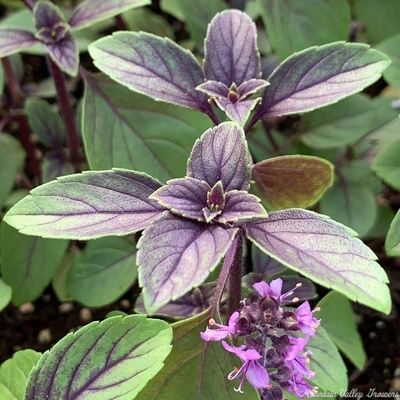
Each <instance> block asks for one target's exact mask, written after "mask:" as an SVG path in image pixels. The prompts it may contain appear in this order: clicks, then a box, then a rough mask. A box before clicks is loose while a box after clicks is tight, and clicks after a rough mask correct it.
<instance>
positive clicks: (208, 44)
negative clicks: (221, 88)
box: [204, 10, 260, 87]
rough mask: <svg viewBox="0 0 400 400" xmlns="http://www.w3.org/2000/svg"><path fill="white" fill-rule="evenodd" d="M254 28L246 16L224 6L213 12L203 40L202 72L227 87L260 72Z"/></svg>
mask: <svg viewBox="0 0 400 400" xmlns="http://www.w3.org/2000/svg"><path fill="white" fill-rule="evenodd" d="M256 35H257V34H256V28H255V25H254V23H253V21H252V20H251V19H250V17H249V16H247V15H246V14H244V13H243V12H241V11H239V10H227V11H223V12H221V13H220V14H217V16H215V17H214V18H213V19H212V21H211V23H210V25H209V27H208V31H207V36H206V40H205V46H204V50H205V57H204V74H205V76H206V78H207V80H214V81H219V82H222V83H224V84H225V85H227V86H228V87H229V86H230V85H231V84H232V83H233V82H234V83H236V85H237V86H239V85H240V84H242V83H243V82H245V81H247V80H249V79H252V78H258V77H259V76H260V55H259V53H258V50H257V43H256Z"/></svg>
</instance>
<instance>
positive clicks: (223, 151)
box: [187, 122, 251, 192]
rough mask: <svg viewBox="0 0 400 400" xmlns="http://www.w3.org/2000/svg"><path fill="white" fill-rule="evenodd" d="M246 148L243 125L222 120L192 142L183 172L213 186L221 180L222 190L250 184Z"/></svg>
mask: <svg viewBox="0 0 400 400" xmlns="http://www.w3.org/2000/svg"><path fill="white" fill-rule="evenodd" d="M250 174H251V171H250V164H249V151H248V148H247V143H246V140H245V136H244V131H243V129H242V128H241V127H240V126H239V125H237V124H236V123H234V122H224V123H222V124H220V125H218V126H216V127H214V128H212V129H208V130H207V131H206V132H205V133H204V134H203V135H202V136H201V138H200V139H198V140H197V141H196V143H195V144H194V146H193V149H192V153H191V155H190V159H189V161H188V166H187V175H188V176H190V177H192V178H195V179H198V180H200V181H206V182H207V183H208V184H209V185H210V186H214V185H215V184H216V183H217V182H218V181H221V182H222V185H223V188H224V191H225V192H228V191H230V190H235V189H237V190H247V189H248V188H249V186H250Z"/></svg>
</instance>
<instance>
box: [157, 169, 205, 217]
mask: <svg viewBox="0 0 400 400" xmlns="http://www.w3.org/2000/svg"><path fill="white" fill-rule="evenodd" d="M210 190H211V187H210V185H209V184H208V183H206V182H204V181H199V180H197V179H194V178H189V177H187V178H178V179H172V180H170V181H168V182H167V184H166V185H165V186H162V187H160V189H158V190H157V191H155V192H154V193H153V194H152V195H151V196H150V198H151V199H152V200H156V201H158V203H159V204H160V205H161V206H163V207H165V208H168V209H169V210H171V211H172V212H173V213H174V214H178V215H181V216H182V217H185V218H190V219H194V220H196V221H204V215H203V208H204V207H207V193H208V192H209V191H210Z"/></svg>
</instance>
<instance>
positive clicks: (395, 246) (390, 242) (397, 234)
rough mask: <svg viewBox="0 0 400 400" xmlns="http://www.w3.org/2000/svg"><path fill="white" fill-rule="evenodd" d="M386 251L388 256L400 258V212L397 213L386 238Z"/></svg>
mask: <svg viewBox="0 0 400 400" xmlns="http://www.w3.org/2000/svg"><path fill="white" fill-rule="evenodd" d="M385 251H386V254H387V255H388V256H391V257H398V256H400V211H397V214H396V216H395V217H394V219H393V221H392V223H391V224H390V228H389V232H388V234H387V237H386V242H385Z"/></svg>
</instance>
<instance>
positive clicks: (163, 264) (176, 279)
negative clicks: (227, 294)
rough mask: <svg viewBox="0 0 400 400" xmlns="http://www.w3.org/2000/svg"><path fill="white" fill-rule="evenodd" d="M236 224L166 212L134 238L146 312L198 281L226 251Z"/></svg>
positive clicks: (193, 285)
mask: <svg viewBox="0 0 400 400" xmlns="http://www.w3.org/2000/svg"><path fill="white" fill-rule="evenodd" d="M236 233H237V228H223V227H222V226H219V225H213V224H206V223H201V222H194V221H191V220H185V219H182V218H179V217H175V216H173V215H171V214H169V213H167V214H165V215H164V216H163V217H162V218H160V219H159V220H157V222H156V223H154V224H152V225H150V227H149V228H147V229H146V230H145V231H144V233H143V235H142V237H141V238H140V240H139V242H138V248H139V251H138V254H137V262H138V264H139V284H140V286H141V287H142V288H143V291H142V293H143V298H144V302H145V307H146V310H147V311H148V313H154V312H155V311H156V310H158V309H159V308H160V307H162V306H164V305H165V304H167V303H168V302H169V301H171V300H176V299H178V298H179V297H181V296H183V295H184V294H185V293H187V292H188V291H189V290H190V289H192V288H193V287H195V286H198V285H200V284H201V283H203V282H204V280H205V279H206V278H207V276H208V275H209V273H210V272H211V271H212V270H213V269H214V268H215V267H216V266H217V265H218V263H219V262H220V261H221V259H222V257H223V256H224V255H225V253H226V252H227V251H228V248H229V247H230V245H231V244H232V241H233V239H234V237H235V235H236Z"/></svg>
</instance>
